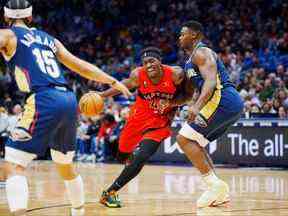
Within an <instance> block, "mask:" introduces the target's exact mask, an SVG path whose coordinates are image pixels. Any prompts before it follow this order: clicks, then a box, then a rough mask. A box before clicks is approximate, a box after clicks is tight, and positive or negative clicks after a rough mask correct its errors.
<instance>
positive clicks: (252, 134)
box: [151, 126, 288, 167]
mask: <svg viewBox="0 0 288 216" xmlns="http://www.w3.org/2000/svg"><path fill="white" fill-rule="evenodd" d="M179 129H180V127H174V128H173V130H174V132H173V133H174V134H173V136H172V137H169V138H167V139H166V140H165V141H164V142H163V144H162V145H161V147H160V149H159V150H158V152H157V153H156V154H155V155H154V156H153V157H152V158H151V161H161V162H188V159H187V158H186V157H185V155H184V154H183V152H182V151H181V149H180V148H179V146H178V144H177V142H176V140H175V135H176V133H177V131H178V130H179ZM207 151H208V152H209V154H210V155H211V157H212V159H213V161H214V162H215V163H216V164H235V165H248V166H249V165H254V166H255V165H257V166H264V165H265V166H287V167H288V127H287V126H285V127H284V126H283V127H279V126H278V127H273V126H272V127H271V126H268V127H265V126H264V127H249V126H234V127H231V128H230V129H229V130H228V131H227V132H226V133H225V134H224V135H223V136H222V137H221V138H220V139H218V140H217V141H214V142H212V143H210V144H209V145H208V146H207Z"/></svg>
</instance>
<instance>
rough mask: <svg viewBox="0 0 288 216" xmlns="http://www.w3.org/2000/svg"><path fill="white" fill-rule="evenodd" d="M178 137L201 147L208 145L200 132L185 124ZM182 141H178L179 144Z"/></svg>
mask: <svg viewBox="0 0 288 216" xmlns="http://www.w3.org/2000/svg"><path fill="white" fill-rule="evenodd" d="M179 135H181V136H183V137H184V138H186V139H188V140H190V141H195V142H197V143H198V144H199V145H200V146H201V147H205V146H206V145H208V143H209V140H208V139H207V138H206V137H205V136H204V135H203V134H201V133H200V132H198V131H197V130H195V129H194V128H193V127H192V126H190V125H189V124H188V123H187V122H186V123H185V124H184V125H183V127H182V128H181V129H180V131H179ZM181 141H182V140H180V142H181ZM183 143H184V141H183Z"/></svg>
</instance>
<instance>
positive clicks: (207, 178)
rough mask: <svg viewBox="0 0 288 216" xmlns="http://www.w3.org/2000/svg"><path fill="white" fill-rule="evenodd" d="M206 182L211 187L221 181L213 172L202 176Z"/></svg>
mask: <svg viewBox="0 0 288 216" xmlns="http://www.w3.org/2000/svg"><path fill="white" fill-rule="evenodd" d="M202 177H203V180H204V182H205V183H206V184H207V185H208V186H211V185H213V183H215V182H217V181H219V180H220V179H219V178H218V177H217V176H216V175H215V173H214V171H213V170H211V171H210V172H209V173H207V174H205V175H202Z"/></svg>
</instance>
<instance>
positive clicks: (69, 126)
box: [6, 88, 78, 156]
mask: <svg viewBox="0 0 288 216" xmlns="http://www.w3.org/2000/svg"><path fill="white" fill-rule="evenodd" d="M77 106H78V104H77V100H76V97H75V94H74V93H73V92H71V91H68V90H58V89H54V88H49V89H46V90H43V91H40V92H37V93H35V94H32V95H31V96H29V97H28V99H27V100H26V104H25V107H24V113H23V116H22V117H21V119H20V120H19V121H18V123H17V128H20V129H22V130H25V131H26V132H27V133H29V134H30V135H31V137H32V138H31V139H30V140H28V141H13V140H12V139H9V140H8V141H7V143H6V147H11V148H14V149H16V150H21V151H25V152H27V153H32V154H35V155H37V156H43V155H45V153H46V152H47V149H48V148H50V149H53V150H56V151H59V152H62V153H64V154H66V153H67V152H70V151H74V150H75V146H76V127H77Z"/></svg>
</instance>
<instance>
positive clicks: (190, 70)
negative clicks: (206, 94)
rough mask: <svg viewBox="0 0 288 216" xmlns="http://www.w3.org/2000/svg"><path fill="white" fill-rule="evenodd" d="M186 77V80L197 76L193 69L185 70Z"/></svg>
mask: <svg viewBox="0 0 288 216" xmlns="http://www.w3.org/2000/svg"><path fill="white" fill-rule="evenodd" d="M187 75H188V78H191V77H194V76H197V75H198V74H197V72H196V71H195V70H194V68H189V69H188V70H187Z"/></svg>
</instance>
